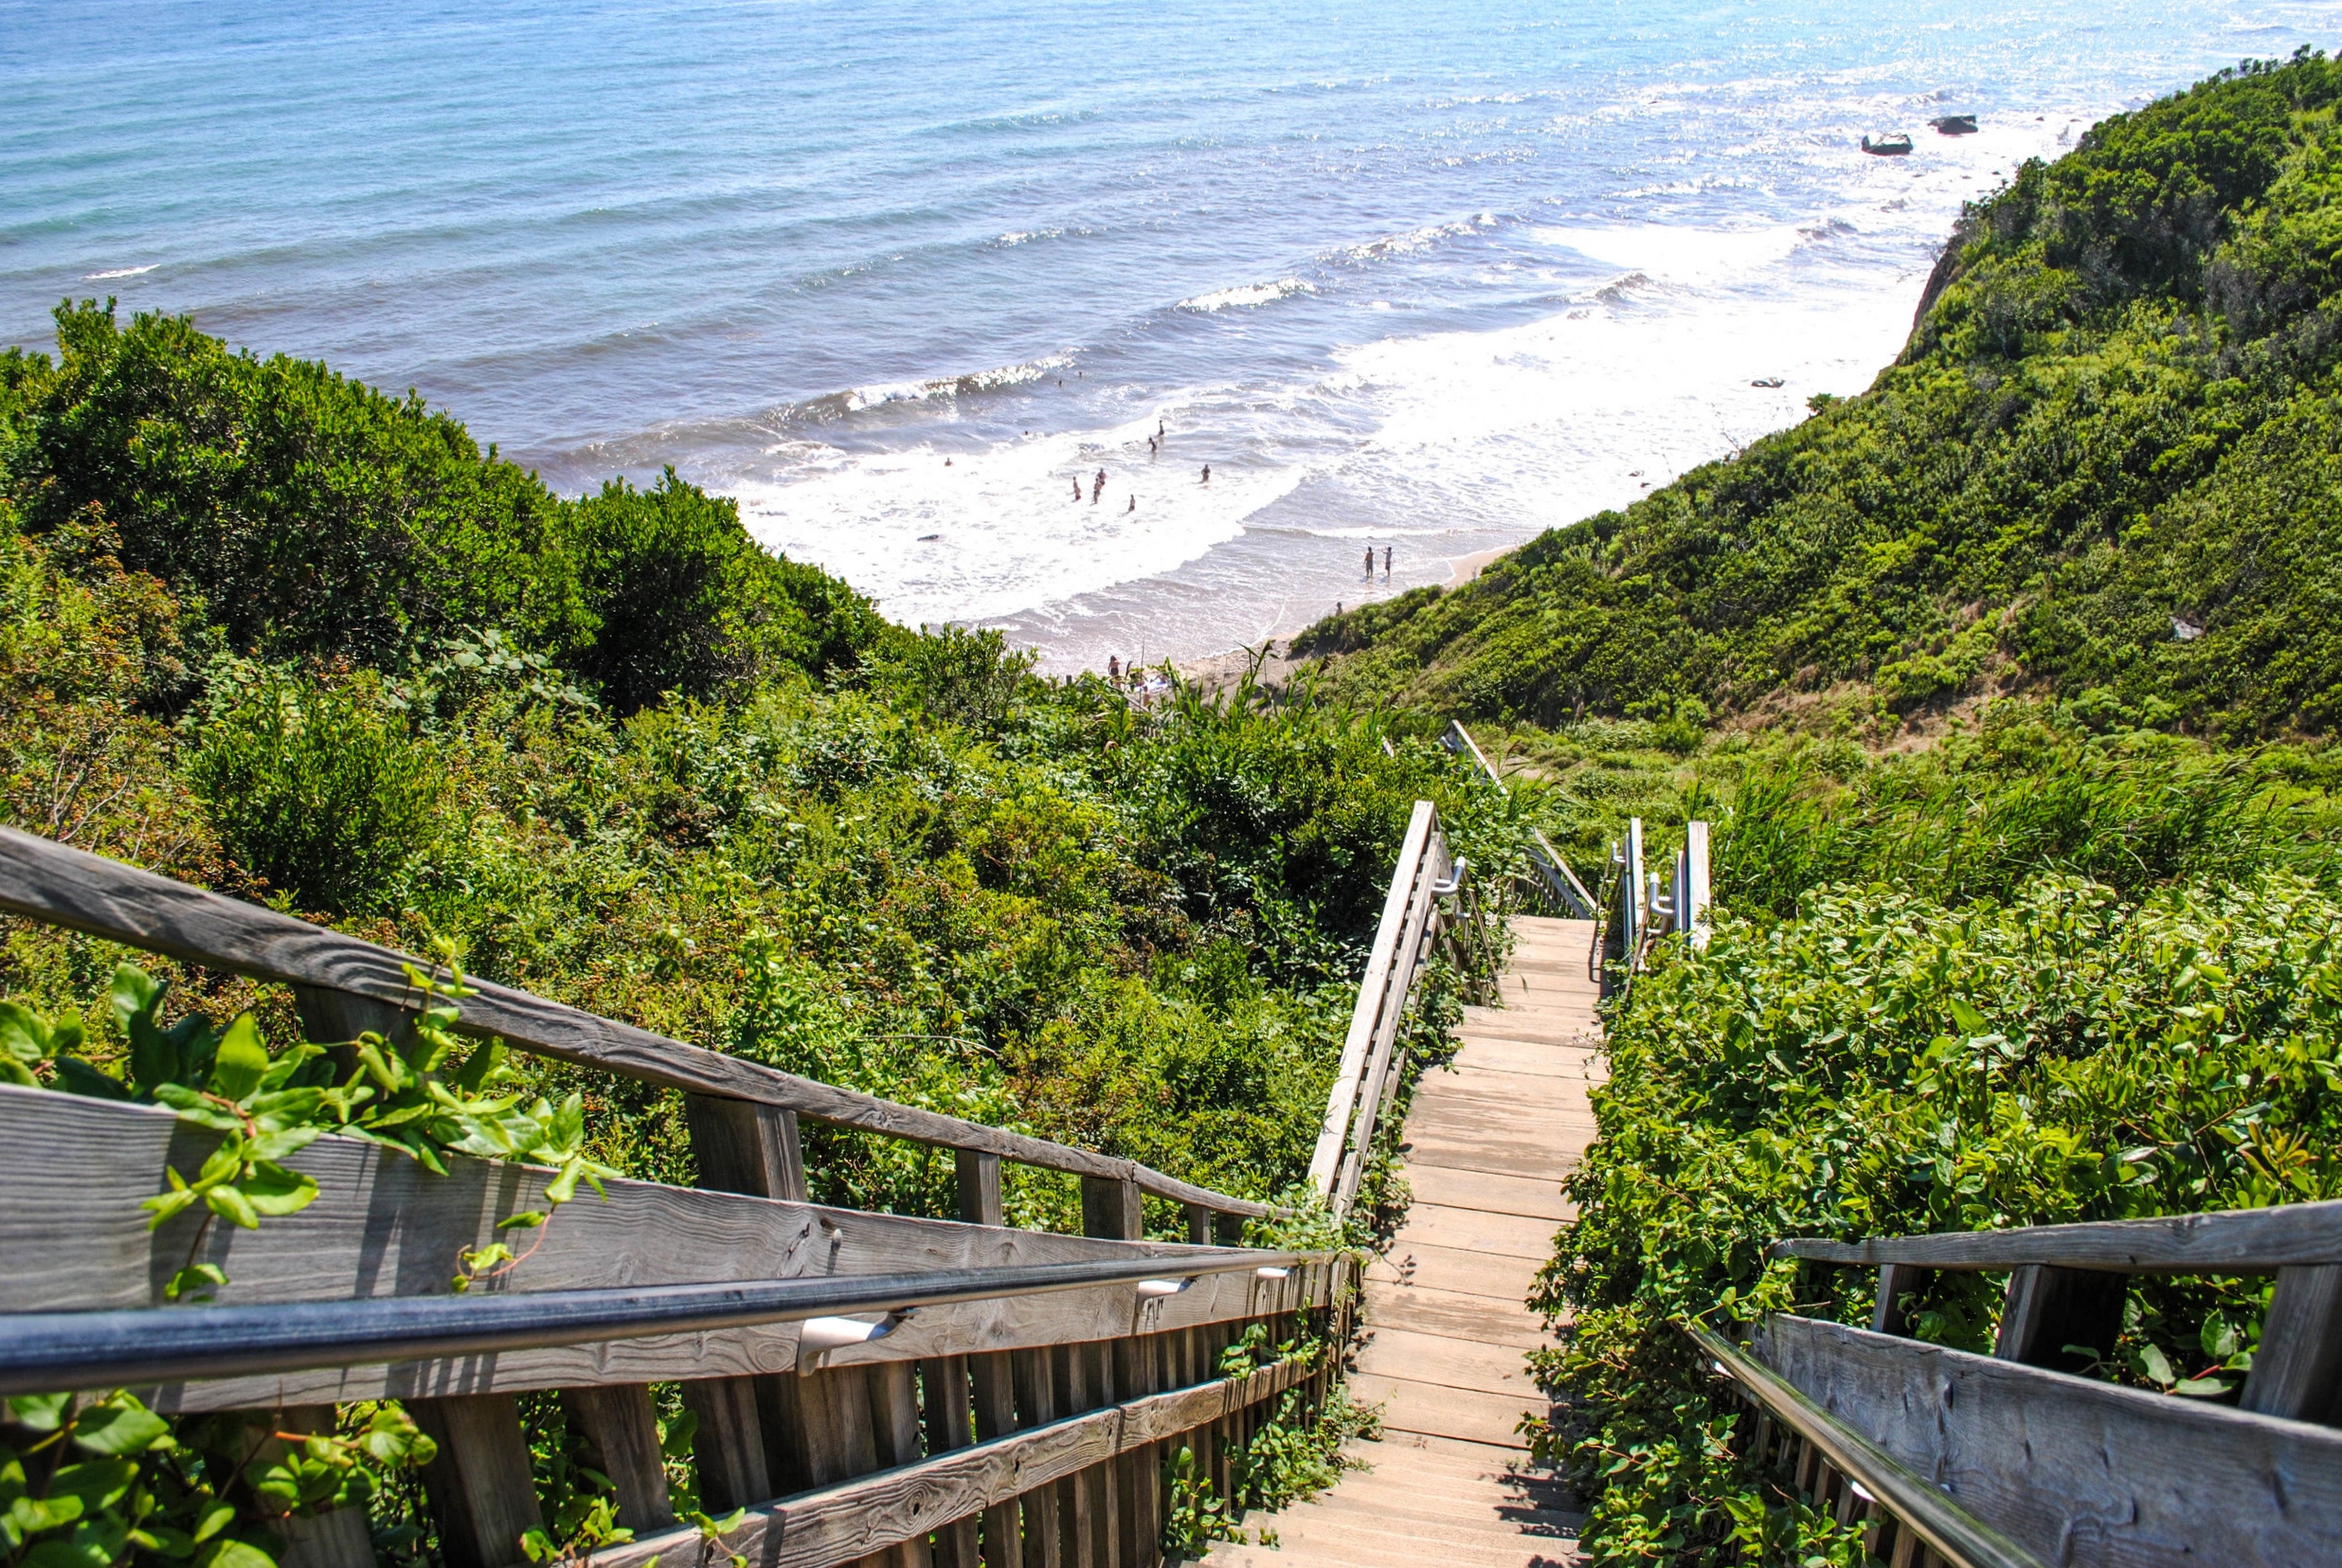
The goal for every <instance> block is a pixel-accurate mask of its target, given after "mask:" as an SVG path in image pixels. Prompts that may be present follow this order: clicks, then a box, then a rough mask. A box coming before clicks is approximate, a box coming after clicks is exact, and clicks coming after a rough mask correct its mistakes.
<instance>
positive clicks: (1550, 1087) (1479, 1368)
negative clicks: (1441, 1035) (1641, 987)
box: [1207, 916, 1601, 1568]
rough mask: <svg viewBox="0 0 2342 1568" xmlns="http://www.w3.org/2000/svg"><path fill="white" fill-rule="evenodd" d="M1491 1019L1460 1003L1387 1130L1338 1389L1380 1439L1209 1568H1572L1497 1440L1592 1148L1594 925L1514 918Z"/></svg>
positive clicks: (1555, 1490) (1567, 1519)
mask: <svg viewBox="0 0 2342 1568" xmlns="http://www.w3.org/2000/svg"><path fill="white" fill-rule="evenodd" d="M1512 928H1513V942H1514V946H1513V958H1512V964H1511V965H1510V966H1509V967H1508V968H1507V969H1506V970H1505V972H1504V980H1503V991H1502V996H1503V999H1504V1005H1503V1006H1502V1007H1468V1008H1466V1009H1465V1021H1464V1026H1463V1029H1462V1031H1461V1035H1462V1039H1463V1045H1462V1048H1461V1049H1460V1050H1459V1051H1458V1052H1457V1054H1456V1057H1455V1062H1454V1065H1453V1067H1452V1068H1451V1069H1450V1070H1446V1071H1440V1072H1432V1073H1430V1074H1428V1075H1427V1076H1426V1077H1425V1078H1424V1080H1423V1083H1422V1086H1421V1088H1420V1089H1418V1090H1417V1091H1416V1093H1415V1097H1414V1105H1413V1107H1412V1108H1410V1109H1409V1111H1408V1115H1407V1127H1406V1138H1407V1153H1406V1175H1407V1180H1408V1182H1409V1184H1410V1185H1411V1186H1412V1187H1413V1189H1414V1203H1413V1204H1412V1205H1411V1206H1410V1207H1409V1208H1408V1210H1407V1213H1406V1217H1405V1222H1404V1223H1403V1224H1402V1225H1401V1226H1400V1227H1399V1229H1398V1231H1397V1232H1396V1235H1393V1236H1392V1238H1391V1241H1390V1244H1389V1246H1388V1247H1387V1248H1386V1249H1385V1250H1384V1252H1383V1253H1382V1254H1381V1256H1379V1257H1378V1258H1377V1259H1376V1260H1375V1262H1374V1263H1373V1264H1372V1265H1371V1266H1370V1267H1369V1268H1368V1270H1367V1272H1366V1299H1365V1307H1366V1310H1365V1321H1366V1325H1367V1331H1368V1336H1369V1337H1368V1340H1367V1343H1366V1344H1365V1347H1364V1349H1363V1350H1362V1351H1361V1352H1360V1356H1359V1358H1358V1361H1357V1364H1356V1370H1355V1372H1354V1374H1353V1375H1352V1377H1351V1379H1350V1388H1351V1392H1352V1393H1353V1394H1354V1395H1356V1396H1357V1397H1360V1398H1361V1399H1364V1400H1369V1401H1374V1400H1380V1401H1385V1403H1384V1407H1383V1438H1382V1440H1381V1441H1380V1442H1378V1443H1366V1444H1360V1445H1359V1446H1358V1447H1357V1449H1356V1450H1355V1451H1354V1452H1355V1456H1356V1457H1358V1458H1360V1459H1363V1460H1365V1461H1366V1462H1367V1463H1368V1464H1370V1465H1372V1466H1373V1467H1374V1468H1373V1469H1368V1470H1358V1471H1353V1472H1352V1473H1351V1474H1349V1475H1348V1476H1346V1477H1344V1478H1343V1480H1342V1485H1341V1486H1339V1487H1335V1488H1334V1489H1333V1490H1332V1491H1330V1492H1328V1493H1326V1494H1325V1495H1324V1497H1322V1498H1320V1499H1318V1500H1317V1501H1316V1502H1313V1503H1306V1504H1301V1505H1296V1506H1294V1507H1291V1508H1288V1509H1287V1510H1285V1511H1284V1512H1283V1513H1281V1514H1278V1515H1275V1516H1273V1517H1266V1518H1264V1516H1261V1515H1257V1514H1256V1515H1254V1516H1252V1521H1251V1523H1253V1524H1255V1525H1258V1524H1261V1523H1266V1524H1267V1525H1268V1526H1269V1527H1270V1528H1271V1529H1273V1530H1275V1531H1276V1532H1277V1536H1278V1538H1279V1541H1280V1547H1279V1548H1278V1549H1273V1550H1272V1549H1270V1548H1267V1547H1262V1546H1257V1545H1244V1546H1237V1545H1223V1546H1221V1547H1218V1548H1217V1549H1216V1550H1215V1551H1214V1552H1213V1553H1212V1555H1211V1557H1210V1558H1209V1559H1207V1560H1208V1561H1209V1562H1211V1563H1214V1564H1220V1565H1225V1568H1369V1565H1373V1564H1381V1563H1438V1564H1450V1563H1453V1564H1470V1565H1473V1568H1481V1565H1486V1568H1500V1565H1501V1568H1549V1565H1558V1564H1561V1563H1567V1562H1572V1561H1575V1560H1576V1555H1577V1554H1576V1526H1577V1523H1578V1516H1577V1515H1576V1514H1573V1513H1569V1512H1566V1511H1564V1510H1563V1509H1562V1508H1561V1507H1560V1506H1559V1504H1560V1503H1561V1502H1562V1501H1563V1499H1562V1497H1561V1495H1560V1491H1561V1488H1560V1487H1558V1485H1557V1484H1556V1483H1555V1482H1554V1480H1553V1479H1552V1478H1551V1477H1550V1476H1548V1475H1545V1474H1543V1473H1542V1472H1540V1471H1538V1470H1536V1469H1533V1468H1532V1467H1531V1466H1530V1465H1529V1463H1528V1453H1527V1451H1526V1449H1525V1448H1524V1446H1523V1445H1522V1439H1521V1437H1520V1435H1519V1434H1518V1433H1517V1432H1516V1431H1515V1430H1514V1429H1515V1428H1516V1426H1517V1425H1518V1423H1519V1422H1520V1419H1521V1417H1522V1415H1525V1414H1527V1413H1529V1412H1531V1411H1533V1410H1540V1409H1541V1408H1542V1402H1541V1399H1540V1396H1539V1394H1538V1392H1537V1389H1536V1387H1535V1386H1534V1385H1533V1384H1532V1383H1531V1382H1530V1381H1529V1378H1528V1373H1527V1369H1526V1366H1525V1364H1524V1363H1523V1361H1522V1353H1523V1352H1524V1351H1527V1350H1531V1349H1534V1348H1536V1347H1537V1346H1538V1345H1540V1343H1545V1342H1544V1340H1543V1338H1542V1336H1541V1335H1540V1332H1539V1326H1538V1323H1537V1320H1536V1318H1535V1317H1534V1316H1533V1315H1531V1313H1530V1312H1529V1311H1528V1309H1527V1307H1525V1306H1524V1305H1523V1303H1524V1301H1525V1298H1526V1297H1527V1294H1528V1291H1529V1287H1530V1283H1531V1281H1532V1280H1533V1278H1534V1277H1535V1275H1536V1273H1537V1271H1538V1269H1539V1267H1540V1266H1541V1265H1542V1264H1543V1263H1544V1261H1545V1259H1546V1258H1547V1257H1549V1256H1550V1255H1551V1254H1552V1252H1553V1236H1554V1232H1555V1230H1556V1229H1557V1228H1558V1226H1559V1224H1560V1222H1561V1221H1562V1220H1564V1219H1566V1218H1568V1217H1569V1215H1570V1206H1569V1205H1568V1203H1567V1202H1565V1201H1564V1200H1563V1199H1562V1197H1561V1194H1560V1190H1559V1188H1560V1182H1561V1179H1562V1177H1563V1176H1564V1175H1565V1174H1566V1173H1567V1172H1568V1170H1569V1168H1570V1166H1571V1164H1572V1163H1573V1162H1576V1159H1577V1157H1578V1155H1579V1154H1580V1153H1582V1152H1583V1151H1584V1149H1585V1146H1586V1144H1588V1143H1589V1142H1590V1141H1591V1140H1592V1139H1593V1137H1594V1116H1593V1112H1592V1110H1591V1109H1590V1108H1589V1107H1588V1104H1587V1099H1586V1090H1587V1088H1588V1086H1589V1085H1590V1084H1591V1083H1592V1082H1594V1081H1595V1079H1596V1078H1597V1077H1598V1075H1599V1073H1600V1072H1601V1068H1600V1065H1599V1062H1598V1060H1597V1058H1596V1048H1597V1047H1598V1045H1599V1042H1600V1034H1599V1025H1598V1023H1597V1021H1596V1019H1595V1016H1594V998H1595V988H1594V982H1593V980H1592V979H1591V978H1590V977H1589V975H1588V972H1587V966H1586V959H1587V952H1588V949H1589V948H1590V946H1592V944H1593V941H1594V923H1593V922H1592V921H1585V920H1543V919H1536V918H1533V917H1529V916H1516V917H1515V918H1514V920H1513V922H1512Z"/></svg>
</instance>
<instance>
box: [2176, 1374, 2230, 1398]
mask: <svg viewBox="0 0 2342 1568" xmlns="http://www.w3.org/2000/svg"><path fill="white" fill-rule="evenodd" d="M2234 1387H2236V1384H2234V1383H2232V1382H2230V1381H2229V1380H2228V1379H2225V1378H2182V1379H2180V1380H2179V1381H2177V1382H2175V1383H2173V1384H2172V1385H2171V1392H2172V1393H2174V1394H2184V1395H2186V1396H2187V1397H2189V1398H2190V1399H2217V1398H2218V1397H2220V1396H2222V1395H2223V1394H2225V1393H2227V1392H2228V1390H2230V1389H2232V1388H2234Z"/></svg>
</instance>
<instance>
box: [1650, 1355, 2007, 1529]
mask: <svg viewBox="0 0 2342 1568" xmlns="http://www.w3.org/2000/svg"><path fill="white" fill-rule="evenodd" d="M1684 1332H1685V1333H1687V1334H1689V1335H1690V1336H1691V1339H1692V1341H1693V1343H1696V1344H1698V1345H1699V1346H1700V1348H1701V1349H1702V1351H1704V1352H1706V1354H1707V1355H1708V1356H1709V1357H1710V1358H1711V1359H1712V1361H1713V1362H1714V1364H1715V1367H1716V1370H1717V1371H1718V1372H1719V1373H1720V1374H1722V1375H1723V1376H1724V1377H1727V1378H1729V1379H1732V1380H1733V1381H1734V1382H1736V1383H1738V1384H1739V1385H1740V1387H1741V1388H1742V1389H1744V1390H1746V1391H1747V1394H1748V1396H1749V1397H1750V1398H1751V1399H1752V1400H1754V1401H1755V1402H1756V1403H1757V1404H1758V1405H1759V1406H1761V1407H1763V1409H1764V1410H1765V1411H1766V1412H1768V1413H1769V1414H1770V1415H1772V1416H1773V1417H1774V1419H1775V1420H1777V1421H1780V1422H1781V1423H1783V1424H1784V1425H1786V1426H1787V1427H1788V1428H1789V1429H1790V1430H1791V1431H1793V1432H1794V1433H1797V1434H1798V1435H1799V1436H1801V1437H1803V1438H1804V1439H1805V1440H1806V1441H1807V1442H1809V1443H1811V1444H1812V1445H1813V1446H1814V1447H1815V1448H1817V1449H1819V1450H1821V1451H1822V1454H1823V1456H1824V1457H1825V1458H1827V1459H1828V1460H1829V1462H1830V1463H1831V1464H1832V1465H1834V1466H1836V1467H1837V1469H1838V1470H1839V1472H1840V1473H1842V1474H1844V1475H1845V1476H1847V1478H1848V1479H1850V1480H1851V1481H1853V1482H1854V1483H1855V1484H1856V1485H1857V1486H1859V1487H1862V1488H1863V1490H1864V1491H1865V1492H1867V1493H1869V1494H1870V1496H1871V1497H1872V1498H1874V1499H1876V1500H1877V1502H1878V1503H1879V1505H1881V1506H1882V1507H1883V1508H1885V1509H1886V1511H1887V1512H1889V1513H1891V1514H1893V1515H1894V1516H1895V1518H1896V1520H1897V1521H1898V1522H1900V1523H1902V1524H1904V1525H1906V1526H1908V1527H1909V1528H1910V1529H1911V1530H1912V1532H1913V1533H1915V1534H1916V1535H1918V1536H1919V1538H1920V1539H1921V1540H1922V1541H1926V1542H1927V1544H1928V1545H1929V1546H1931V1547H1933V1548H1934V1549H1935V1551H1936V1553H1937V1555H1938V1556H1939V1557H1941V1558H1942V1559H1944V1560H1945V1561H1946V1562H1948V1563H1950V1564H1951V1565H1952V1568H2043V1563H2042V1561H2041V1559H2039V1558H2037V1557H2035V1556H2033V1555H2032V1554H2031V1553H2030V1552H2027V1550H2025V1548H2023V1547H2022V1546H2019V1545H2017V1544H2016V1543H2015V1542H2014V1541H2010V1540H2009V1538H2008V1537H2007V1536H2004V1535H2002V1534H2001V1533H2000V1532H1999V1531H1998V1530H1995V1529H1993V1528H1992V1527H1991V1525H1990V1524H1987V1523H1984V1522H1983V1521H1982V1520H1980V1519H1978V1518H1976V1517H1975V1516H1974V1515H1973V1514H1972V1513H1970V1512H1968V1510H1967V1509H1965V1508H1962V1507H1960V1506H1959V1505H1957V1504H1955V1503H1954V1502H1953V1501H1952V1500H1951V1499H1950V1498H1948V1497H1946V1496H1944V1494H1943V1493H1942V1492H1941V1491H1938V1490H1937V1488H1936V1487H1933V1486H1930V1485H1929V1484H1928V1483H1927V1482H1926V1481H1925V1480H1923V1479H1921V1478H1920V1477H1919V1476H1918V1475H1916V1474H1914V1473H1913V1472H1912V1471H1911V1470H1910V1469H1907V1468H1906V1467H1905V1466H1904V1465H1903V1464H1902V1463H1901V1461H1900V1460H1898V1459H1896V1458H1895V1457H1894V1455H1892V1454H1890V1453H1888V1452H1887V1451H1885V1450H1884V1449H1882V1448H1880V1447H1879V1446H1878V1445H1877V1444H1876V1443H1873V1442H1872V1441H1871V1440H1870V1439H1869V1438H1867V1437H1865V1436H1864V1435H1863V1434H1862V1433H1858V1432H1856V1431H1855V1430H1854V1429H1853V1428H1851V1427H1848V1426H1847V1425H1846V1424H1845V1423H1844V1422H1842V1421H1840V1420H1838V1419H1837V1417H1835V1416H1833V1415H1830V1414H1829V1412H1828V1411H1826V1410H1824V1409H1823V1408H1822V1407H1821V1406H1819V1405H1817V1404H1815V1403H1814V1402H1813V1401H1812V1400H1811V1399H1809V1398H1807V1397H1806V1396H1805V1394H1804V1393H1803V1392H1802V1391H1801V1390H1799V1389H1798V1388H1797V1387H1796V1385H1795V1384H1793V1383H1792V1382H1790V1381H1789V1380H1788V1379H1785V1378H1783V1377H1781V1376H1780V1375H1779V1374H1778V1373H1776V1372H1775V1371H1773V1369H1772V1368H1770V1367H1768V1366H1766V1365H1765V1364H1764V1363H1763V1362H1761V1361H1757V1359H1756V1358H1755V1357H1753V1356H1751V1355H1749V1354H1748V1353H1747V1352H1745V1351H1743V1350H1741V1349H1740V1348H1739V1347H1738V1345H1736V1344H1734V1343H1732V1342H1731V1341H1729V1340H1727V1339H1725V1338H1724V1337H1723V1336H1722V1335H1721V1334H1719V1333H1717V1332H1716V1331H1715V1330H1714V1329H1712V1328H1709V1327H1706V1326H1704V1325H1700V1324H1686V1325H1684Z"/></svg>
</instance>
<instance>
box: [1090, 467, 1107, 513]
mask: <svg viewBox="0 0 2342 1568" xmlns="http://www.w3.org/2000/svg"><path fill="white" fill-rule="evenodd" d="M1105 494H1106V470H1105V469H1103V468H1101V469H1099V470H1098V477H1097V478H1094V479H1092V480H1090V505H1091V506H1096V505H1097V504H1098V497H1099V496H1103V495H1105Z"/></svg>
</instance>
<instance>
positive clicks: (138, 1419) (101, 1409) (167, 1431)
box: [73, 1395, 171, 1455]
mask: <svg viewBox="0 0 2342 1568" xmlns="http://www.w3.org/2000/svg"><path fill="white" fill-rule="evenodd" d="M117 1399H118V1400H119V1402H118V1403H115V1402H109V1403H106V1404H102V1405H93V1406H91V1407H90V1408H89V1409H87V1410H84V1411H83V1412H81V1415H78V1416H76V1417H75V1418H74V1422H73V1441H74V1446H75V1447H77V1448H84V1449H87V1450H89V1451H90V1452H92V1453H110V1454H117V1455H119V1454H128V1453H144V1452H145V1451H147V1450H149V1449H153V1448H161V1447H163V1446H165V1445H166V1444H168V1443H169V1441H170V1439H171V1423H170V1422H168V1421H166V1420H164V1419H163V1418H162V1417H161V1416H159V1415H155V1414H154V1413H153V1411H151V1410H149V1409H147V1408H146V1406H144V1405H142V1404H140V1403H139V1402H138V1401H137V1400H135V1399H133V1398H131V1397H129V1396H128V1395H120V1396H117Z"/></svg>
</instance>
